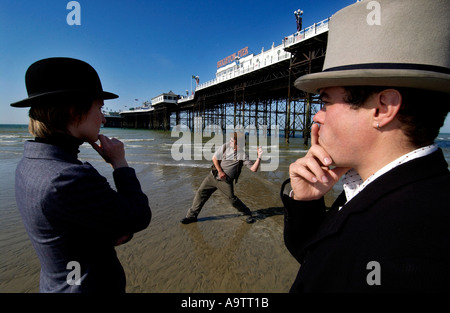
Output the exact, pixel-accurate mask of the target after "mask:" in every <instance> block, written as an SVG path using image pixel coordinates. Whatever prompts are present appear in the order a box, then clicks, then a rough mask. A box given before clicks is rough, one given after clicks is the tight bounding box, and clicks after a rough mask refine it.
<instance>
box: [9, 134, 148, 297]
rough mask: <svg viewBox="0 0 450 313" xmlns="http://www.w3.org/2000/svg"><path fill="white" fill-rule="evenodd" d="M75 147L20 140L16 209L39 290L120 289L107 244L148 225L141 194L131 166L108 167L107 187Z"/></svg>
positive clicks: (121, 278) (119, 269)
mask: <svg viewBox="0 0 450 313" xmlns="http://www.w3.org/2000/svg"><path fill="white" fill-rule="evenodd" d="M77 148H78V147H77V146H76V147H75V152H74V151H73V150H74V149H69V150H67V149H64V148H62V147H60V146H57V145H51V144H46V143H41V142H34V141H29V142H26V143H25V151H24V156H23V158H22V160H21V161H20V163H19V164H18V166H17V169H16V202H17V206H18V209H19V211H20V213H21V215H22V218H23V221H24V225H25V228H26V230H27V232H28V235H29V237H30V239H31V242H32V244H33V246H34V248H35V250H36V253H37V255H38V257H39V261H40V263H41V276H40V291H41V292H124V291H125V274H124V271H123V268H122V266H121V264H120V262H119V260H118V258H117V256H116V251H115V249H114V242H115V240H116V239H117V238H119V237H121V236H123V235H127V234H133V233H135V232H137V231H140V230H142V229H144V228H146V227H147V226H148V224H149V223H150V218H151V212H150V207H149V205H148V199H147V196H146V195H145V194H144V193H143V192H142V190H141V187H140V184H139V181H138V180H137V178H136V174H135V171H134V170H133V169H132V168H128V167H127V168H119V169H117V170H115V171H114V172H113V176H114V181H115V185H116V188H117V191H115V190H113V189H112V188H111V187H110V185H109V184H108V182H107V180H106V179H105V178H104V177H103V176H101V175H100V174H99V173H98V172H97V170H95V169H94V168H93V167H92V166H91V165H90V164H89V163H82V162H80V161H79V160H78V159H77V152H78V151H77ZM71 261H76V262H78V264H79V265H80V271H81V273H80V274H81V277H80V279H81V285H74V284H73V281H74V280H75V278H77V277H76V276H74V275H71V272H72V271H73V270H76V269H77V268H76V267H74V266H72V264H69V262H71ZM68 279H69V280H70V281H71V282H72V284H69V283H67V280H68Z"/></svg>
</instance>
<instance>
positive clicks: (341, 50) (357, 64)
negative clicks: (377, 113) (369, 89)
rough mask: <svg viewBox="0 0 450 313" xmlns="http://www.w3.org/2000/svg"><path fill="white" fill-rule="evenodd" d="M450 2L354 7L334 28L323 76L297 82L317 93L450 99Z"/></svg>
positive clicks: (416, 0) (386, 0)
mask: <svg viewBox="0 0 450 313" xmlns="http://www.w3.org/2000/svg"><path fill="white" fill-rule="evenodd" d="M449 12H450V1H449V0H433V1H423V0H377V1H362V2H357V3H355V4H352V5H350V6H348V7H345V8H344V9H342V10H340V11H338V12H337V13H335V14H334V15H333V16H332V17H331V19H330V24H329V33H328V44H327V51H326V56H325V61H324V65H323V71H322V72H319V73H312V74H307V75H304V76H302V77H300V78H298V79H297V80H296V81H295V83H294V84H295V87H297V88H298V89H301V90H304V91H307V92H310V93H316V92H317V90H318V89H320V88H325V87H333V86H390V87H410V88H419V89H427V90H433V91H440V92H446V93H450V31H449V29H450V18H449V15H448V14H449Z"/></svg>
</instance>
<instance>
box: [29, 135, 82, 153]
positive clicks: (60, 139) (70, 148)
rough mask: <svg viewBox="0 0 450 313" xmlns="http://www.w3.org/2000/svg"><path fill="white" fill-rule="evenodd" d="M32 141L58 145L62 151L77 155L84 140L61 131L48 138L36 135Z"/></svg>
mask: <svg viewBox="0 0 450 313" xmlns="http://www.w3.org/2000/svg"><path fill="white" fill-rule="evenodd" d="M34 141H35V142H40V143H46V144H50V145H53V146H57V147H60V148H61V149H63V150H64V151H66V152H69V153H70V154H75V155H78V153H79V152H80V150H79V148H80V146H81V145H82V144H83V142H84V141H83V140H81V139H78V138H75V137H73V136H70V135H67V134H63V133H55V134H54V135H53V136H51V137H49V138H39V137H36V138H35V139H34Z"/></svg>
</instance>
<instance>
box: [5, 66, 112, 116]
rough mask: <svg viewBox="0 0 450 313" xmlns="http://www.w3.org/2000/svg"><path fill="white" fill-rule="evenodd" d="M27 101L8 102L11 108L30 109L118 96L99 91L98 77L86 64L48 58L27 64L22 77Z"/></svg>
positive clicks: (100, 87) (100, 89)
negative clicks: (45, 105) (23, 77)
mask: <svg viewBox="0 0 450 313" xmlns="http://www.w3.org/2000/svg"><path fill="white" fill-rule="evenodd" d="M25 85H26V87H27V92H28V98H26V99H24V100H22V101H18V102H15V103H11V106H13V107H19V108H24V107H30V106H33V105H37V104H41V103H56V104H57V103H58V101H63V100H65V99H77V98H80V97H90V98H92V99H104V100H106V99H115V98H118V97H119V96H118V95H116V94H113V93H110V92H106V91H103V88H102V84H101V82H100V78H99V77H98V74H97V72H96V71H95V69H94V68H93V67H92V66H90V65H89V64H88V63H86V62H84V61H81V60H77V59H72V58H48V59H43V60H39V61H37V62H35V63H33V64H31V65H30V67H29V68H28V70H27V72H26V74H25Z"/></svg>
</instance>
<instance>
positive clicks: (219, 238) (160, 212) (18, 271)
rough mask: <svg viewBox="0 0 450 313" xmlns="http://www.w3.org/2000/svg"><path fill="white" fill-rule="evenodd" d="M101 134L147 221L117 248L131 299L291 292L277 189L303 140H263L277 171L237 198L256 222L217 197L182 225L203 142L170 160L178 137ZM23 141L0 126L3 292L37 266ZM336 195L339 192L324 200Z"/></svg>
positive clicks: (26, 279) (201, 173) (447, 148)
mask: <svg viewBox="0 0 450 313" xmlns="http://www.w3.org/2000/svg"><path fill="white" fill-rule="evenodd" d="M102 133H103V134H104V135H107V136H109V137H116V138H118V139H120V140H121V141H123V142H124V144H125V149H126V156H127V160H128V163H129V164H130V166H132V167H134V168H135V169H136V172H137V175H138V178H139V180H140V182H141V185H142V189H143V190H144V192H145V193H146V194H147V195H148V197H149V203H150V207H151V209H152V213H153V218H152V222H151V223H150V226H149V227H148V228H147V229H146V230H144V231H142V232H140V233H138V234H136V235H135V237H134V238H133V240H132V241H131V242H129V243H127V244H125V245H123V246H120V247H117V249H116V250H117V253H118V256H119V259H120V260H121V261H122V264H123V266H124V269H125V272H126V275H127V291H128V292H287V291H288V290H289V288H290V286H291V284H292V281H293V280H294V278H295V275H296V273H297V271H298V264H297V262H296V261H295V260H294V259H293V258H292V256H291V255H290V254H289V252H288V251H287V250H286V248H285V246H284V241H283V211H282V204H281V201H280V199H279V189H280V186H281V183H282V182H283V181H284V179H286V178H287V177H288V167H289V164H290V163H292V162H294V161H295V160H296V159H297V158H299V157H301V156H303V155H304V154H305V153H306V151H307V149H308V147H307V146H304V145H303V139H301V138H291V139H290V143H289V144H286V143H285V142H284V139H283V138H279V142H270V141H269V142H267V143H266V142H264V144H263V149H264V150H265V151H266V156H267V155H269V154H272V155H275V153H276V154H277V155H278V156H279V159H278V160H277V169H276V170H273V171H259V172H258V173H251V172H250V171H248V170H245V169H244V170H243V171H242V174H241V177H240V179H239V183H238V184H237V185H236V194H237V195H238V197H239V198H240V199H241V200H242V201H243V202H244V203H246V204H247V206H248V207H249V208H250V209H251V210H252V211H253V212H254V215H255V216H256V219H257V221H256V223H254V224H251V225H248V224H246V223H245V222H244V221H243V219H242V218H241V217H240V216H238V214H237V212H236V211H235V210H234V209H233V208H232V207H230V205H228V203H227V202H226V200H225V199H224V198H223V197H222V196H221V195H220V194H218V193H216V194H214V195H213V196H212V197H211V198H210V200H209V201H208V202H207V203H206V205H205V207H204V208H203V210H202V212H201V213H200V216H199V222H198V223H195V224H190V225H182V224H180V223H179V220H180V219H181V218H183V217H184V215H185V213H186V211H187V209H188V208H189V207H190V205H191V203H192V199H193V197H194V194H195V191H196V190H197V188H198V187H199V186H200V184H201V182H202V180H203V178H204V177H205V175H206V174H207V172H208V170H209V168H210V166H211V161H210V160H209V159H205V158H201V159H200V157H201V152H200V156H199V155H198V154H199V151H201V149H200V148H201V147H202V146H204V145H205V143H206V142H207V141H208V140H209V139H210V138H203V141H202V142H195V141H194V140H192V141H191V143H190V144H189V145H186V146H184V148H185V149H189V150H190V151H191V152H192V156H193V157H192V159H191V160H186V159H183V160H178V161H177V160H175V159H174V158H173V153H174V150H173V146H174V144H176V143H177V142H179V141H178V140H179V139H180V137H179V136H176V137H172V134H171V132H170V131H154V130H138V129H118V128H104V129H102ZM30 139H32V137H31V135H29V133H28V129H27V126H26V125H0V186H2V187H1V188H0V255H1V258H0V292H37V291H38V286H39V270H40V266H39V261H38V260H37V257H36V255H35V253H34V250H33V248H32V246H31V243H30V241H29V239H28V237H27V234H26V232H25V229H24V227H23V224H22V220H21V218H20V214H19V212H18V211H17V208H16V203H15V195H14V172H15V168H16V165H17V163H18V162H19V160H20V158H21V157H22V152H23V144H24V142H25V141H26V140H30ZM436 142H437V144H438V145H439V146H440V147H441V148H442V149H443V151H444V154H445V157H446V159H447V162H448V163H450V134H440V135H439V137H438V138H437V140H436ZM199 145H200V147H199ZM249 152H252V151H249ZM253 152H254V151H253ZM79 158H80V159H81V160H82V161H88V162H90V163H91V164H92V165H93V166H94V167H95V168H97V170H98V171H99V172H100V173H101V174H102V175H103V176H105V177H106V178H107V179H108V181H109V182H110V184H111V186H112V187H113V188H114V182H113V179H112V169H111V167H110V166H109V165H108V164H106V163H105V162H104V161H103V160H102V159H101V157H100V156H99V155H98V154H97V153H96V152H95V151H94V150H93V149H92V148H91V147H90V145H88V144H83V145H82V146H81V147H80V154H79ZM196 158H197V159H196ZM269 161H271V160H267V159H266V160H264V158H263V162H266V163H267V162H269ZM340 191H341V189H340V186H339V184H337V185H336V188H335V189H334V190H333V191H332V193H331V196H330V201H332V198H333V197H334V196H336V195H337V194H338V193H339V192H340Z"/></svg>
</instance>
